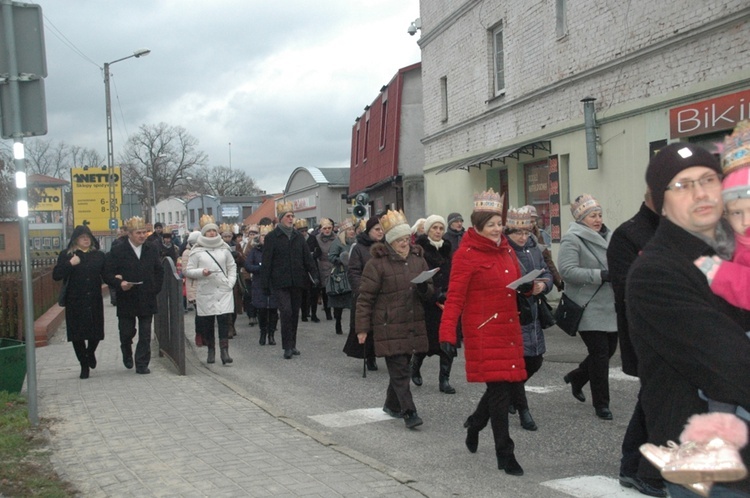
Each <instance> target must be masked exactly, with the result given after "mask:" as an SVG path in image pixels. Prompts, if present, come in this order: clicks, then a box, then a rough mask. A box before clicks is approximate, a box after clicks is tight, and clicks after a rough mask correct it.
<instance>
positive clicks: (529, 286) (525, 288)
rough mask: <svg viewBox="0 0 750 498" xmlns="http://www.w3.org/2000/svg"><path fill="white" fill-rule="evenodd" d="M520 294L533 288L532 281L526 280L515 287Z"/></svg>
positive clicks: (526, 292) (529, 291) (528, 292)
mask: <svg viewBox="0 0 750 498" xmlns="http://www.w3.org/2000/svg"><path fill="white" fill-rule="evenodd" d="M516 290H517V291H518V292H519V293H521V294H530V293H531V292H532V291H533V290H534V282H526V283H525V284H521V285H519V286H518V288H517V289H516Z"/></svg>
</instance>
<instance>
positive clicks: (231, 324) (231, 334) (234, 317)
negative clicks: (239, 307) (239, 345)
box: [229, 313, 237, 339]
mask: <svg viewBox="0 0 750 498" xmlns="http://www.w3.org/2000/svg"><path fill="white" fill-rule="evenodd" d="M235 320H237V313H232V316H231V317H230V318H229V338H230V339H233V338H234V336H236V335H237V330H236V329H235V328H234V322H235Z"/></svg>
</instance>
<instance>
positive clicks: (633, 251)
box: [607, 191, 667, 496]
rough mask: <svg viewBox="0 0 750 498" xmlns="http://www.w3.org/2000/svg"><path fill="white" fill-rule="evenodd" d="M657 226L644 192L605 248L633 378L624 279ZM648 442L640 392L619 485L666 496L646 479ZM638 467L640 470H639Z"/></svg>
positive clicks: (657, 482)
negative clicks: (644, 452) (645, 448)
mask: <svg viewBox="0 0 750 498" xmlns="http://www.w3.org/2000/svg"><path fill="white" fill-rule="evenodd" d="M658 226H659V215H658V214H657V213H656V212H654V204H653V201H652V199H651V194H650V193H649V192H648V191H647V192H646V198H645V201H644V202H643V203H642V204H641V207H640V209H639V210H638V212H637V213H636V215H635V216H633V217H632V218H630V219H629V220H627V221H626V222H624V223H623V224H622V225H620V226H619V227H617V230H615V231H614V233H613V234H612V239H610V241H609V246H608V247H607V263H608V267H609V277H610V278H611V279H612V280H611V282H612V290H613V291H614V293H615V313H617V334H618V338H619V339H620V357H621V358H622V371H623V372H624V373H625V374H627V375H632V376H633V377H637V376H638V358H636V355H635V350H633V344H632V343H631V341H630V333H629V331H628V319H627V315H626V312H625V280H626V278H627V276H628V270H630V266H631V265H632V264H633V261H635V260H636V258H637V257H638V254H640V252H641V250H642V249H643V248H644V246H645V245H646V243H647V242H648V241H649V240H651V237H653V236H654V233H655V232H656V227H658ZM646 442H648V430H647V428H646V417H645V415H644V413H643V408H642V407H641V402H640V393H639V395H638V400H637V401H636V403H635V408H634V410H633V416H632V417H631V418H630V423H629V424H628V428H627V430H626V431H625V436H624V438H623V440H622V459H621V460H620V484H621V485H623V486H625V487H628V488H635V489H637V490H638V491H639V492H641V493H643V494H645V495H648V496H667V493H666V492H665V491H664V490H663V489H662V488H663V487H664V483H663V482H662V480H661V479H654V480H652V479H649V478H648V477H646V474H647V473H648V471H647V470H646V469H647V468H648V467H649V466H650V464H649V463H648V461H647V460H645V459H644V458H643V456H642V455H641V452H640V451H639V448H640V446H641V445H642V444H643V443H646ZM639 469H640V470H639Z"/></svg>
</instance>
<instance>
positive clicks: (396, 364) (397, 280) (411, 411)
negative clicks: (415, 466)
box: [355, 211, 432, 429]
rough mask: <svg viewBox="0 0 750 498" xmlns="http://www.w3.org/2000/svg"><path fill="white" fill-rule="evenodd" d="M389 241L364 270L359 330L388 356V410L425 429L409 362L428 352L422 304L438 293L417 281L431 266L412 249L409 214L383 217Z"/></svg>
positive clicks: (427, 283) (359, 336) (361, 337)
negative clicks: (410, 378) (420, 416)
mask: <svg viewBox="0 0 750 498" xmlns="http://www.w3.org/2000/svg"><path fill="white" fill-rule="evenodd" d="M380 225H381V226H382V227H383V230H384V231H385V240H386V243H385V244H384V243H382V242H377V243H375V244H373V246H372V249H371V251H370V252H371V254H372V258H371V259H370V260H369V261H368V262H367V264H366V265H365V268H364V270H363V271H362V278H361V280H360V283H359V297H358V298H357V313H356V316H355V326H356V330H357V339H358V340H359V343H360V344H364V342H365V339H366V338H367V334H368V333H372V335H373V339H374V343H375V355H376V356H382V357H385V364H386V366H387V367H388V376H389V377H390V382H389V384H388V390H387V392H386V398H385V405H384V406H383V411H384V412H386V413H387V414H388V415H391V416H392V417H403V419H404V423H405V424H406V427H407V428H409V429H413V428H415V427H417V426H419V425H422V419H421V418H419V415H418V414H417V407H416V405H415V404H414V400H413V399H412V396H411V390H410V389H409V377H410V375H409V373H410V371H409V359H410V358H411V356H412V355H414V354H417V353H424V352H426V351H427V347H428V342H427V331H426V329H425V323H424V309H423V308H422V302H423V301H425V300H427V299H428V298H429V296H430V295H431V294H432V284H431V283H430V281H429V280H427V281H424V282H421V283H417V284H415V283H412V281H413V280H414V279H415V278H417V277H418V276H419V275H420V274H421V273H422V272H423V271H426V270H427V269H428V268H427V263H426V262H425V260H424V259H423V258H422V248H421V247H419V246H412V245H411V244H410V243H409V239H410V238H411V227H410V226H409V224H408V223H407V222H406V217H405V216H404V214H403V212H400V211H399V212H396V211H388V213H387V214H386V215H385V216H383V217H382V218H380Z"/></svg>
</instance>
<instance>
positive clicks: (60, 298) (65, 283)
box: [57, 278, 68, 308]
mask: <svg viewBox="0 0 750 498" xmlns="http://www.w3.org/2000/svg"><path fill="white" fill-rule="evenodd" d="M67 294H68V279H67V278H66V279H63V283H62V287H60V294H59V295H58V296H57V304H58V305H59V306H60V307H62V308H64V307H65V296H66V295H67Z"/></svg>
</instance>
